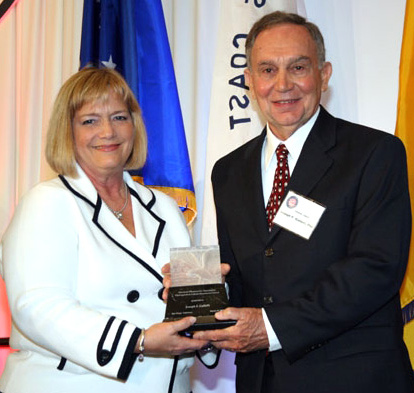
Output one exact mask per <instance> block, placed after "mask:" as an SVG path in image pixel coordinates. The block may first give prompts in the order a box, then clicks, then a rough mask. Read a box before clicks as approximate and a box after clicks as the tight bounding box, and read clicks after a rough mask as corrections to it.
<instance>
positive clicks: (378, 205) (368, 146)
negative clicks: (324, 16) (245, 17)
mask: <svg viewBox="0 0 414 393" xmlns="http://www.w3.org/2000/svg"><path fill="white" fill-rule="evenodd" d="M246 55H247V64H248V68H247V69H246V71H245V77H246V81H247V83H248V85H249V87H250V91H251V94H252V97H253V98H254V99H256V100H257V102H258V105H259V107H260V110H261V112H262V113H263V115H264V116H265V118H266V120H267V126H266V128H265V130H264V131H263V133H262V134H261V135H260V136H259V137H257V138H255V139H253V140H251V141H250V142H248V143H247V144H245V145H243V146H242V147H240V148H239V149H237V150H235V151H234V152H232V153H230V154H229V155H227V156H226V157H224V158H222V159H221V160H219V161H218V162H217V163H216V165H215V167H214V169H213V174H212V181H213V189H214V198H215V203H216V211H217V228H218V236H219V243H220V248H221V254H222V255H221V257H222V261H223V262H228V263H229V264H230V265H231V270H230V273H229V274H228V277H227V281H228V284H229V290H230V301H231V304H232V305H233V306H235V307H231V308H228V309H226V310H223V311H221V312H219V313H217V314H216V317H217V318H218V319H235V320H237V324H236V325H235V326H232V327H230V328H227V329H223V330H214V331H210V332H198V333H196V334H195V337H197V338H203V339H208V340H211V341H212V343H213V344H214V345H215V346H216V347H217V348H223V349H227V350H231V351H236V352H237V355H236V365H237V376H236V388H237V392H238V393H242V392H243V393H244V392H246V393H247V392H248V393H255V392H277V393H279V392H280V393H288V392H289V393H322V392H324V393H368V392H375V393H391V392H398V393H408V392H414V382H413V373H412V369H411V365H410V361H409V358H408V354H407V350H406V347H405V345H404V342H403V340H402V329H403V324H402V318H401V310H400V302H399V287H400V285H401V282H402V279H403V276H404V272H405V268H406V263H407V258H408V249H409V239H410V228H411V213H410V202H409V195H408V185H407V169H406V159H405V151H404V147H403V145H402V143H401V142H400V141H399V140H398V139H397V138H396V137H394V136H393V135H390V134H387V133H384V132H381V131H377V130H373V129H370V128H367V127H363V126H360V125H356V124H352V123H349V122H346V121H344V120H340V119H336V118H334V117H332V116H331V115H330V114H328V113H327V111H326V110H325V109H324V108H323V107H321V106H320V98H321V94H322V92H323V91H325V90H326V89H327V87H328V82H329V79H330V76H331V73H332V66H331V64H330V63H328V62H325V49H324V42H323V38H322V36H321V33H320V31H319V29H318V28H317V27H316V26H315V25H313V24H311V23H309V22H307V21H306V20H305V19H303V18H302V17H300V16H298V15H295V14H287V13H282V12H275V13H272V14H269V15H267V16H264V17H263V18H262V19H261V20H259V21H258V22H256V24H255V25H254V26H253V27H252V29H251V31H250V33H249V35H248V37H247V41H246ZM280 144H282V145H284V146H282V147H281V150H280V149H277V147H278V146H279V145H280ZM276 149H277V154H275V150H276ZM286 149H287V150H286ZM275 155H277V157H275ZM286 157H287V162H286ZM276 161H278V162H276ZM276 168H277V176H276V179H275V181H274V175H275V169H276ZM279 174H280V177H281V178H280V179H279ZM288 192H289V198H288V199H289V201H286V200H285V201H284V200H283V198H284V196H286V194H287V193H288ZM281 194H283V195H281ZM269 197H270V200H271V204H269V205H268V202H267V201H268V199H269ZM303 206H305V207H303ZM274 215H275V216H276V224H275V222H274V220H275V218H274ZM236 307H237V308H236Z"/></svg>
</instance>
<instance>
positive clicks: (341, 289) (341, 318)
mask: <svg viewBox="0 0 414 393" xmlns="http://www.w3.org/2000/svg"><path fill="white" fill-rule="evenodd" d="M343 181H347V180H346V179H344V180H343ZM352 187H353V188H354V189H356V190H357V191H356V192H355V195H356V196H355V200H354V204H353V207H352V211H351V212H350V213H351V215H352V219H351V226H350V231H349V236H348V237H347V239H345V240H344V244H343V245H340V244H338V248H339V247H342V248H344V249H345V251H344V252H343V253H340V254H341V255H340V257H339V258H335V259H332V261H330V264H329V266H328V267H327V268H326V269H325V271H323V273H322V274H321V275H320V277H319V279H318V280H317V281H316V282H315V283H313V284H312V286H311V287H309V288H308V290H307V291H305V292H304V293H302V294H301V295H300V296H297V297H295V298H293V299H290V300H288V301H284V302H281V303H275V304H273V305H271V306H269V307H266V311H267V314H268V316H269V320H270V322H271V324H272V326H273V327H274V330H275V332H276V334H277V336H278V338H279V340H280V342H281V344H282V348H283V350H284V351H285V353H286V355H287V357H288V358H289V360H290V361H295V360H297V359H299V358H301V357H302V356H304V355H305V354H306V353H308V352H309V351H311V350H313V349H316V348H318V347H320V346H322V345H324V344H326V343H327V342H329V340H331V339H334V338H335V337H338V336H339V335H341V334H344V333H346V332H347V331H349V330H351V329H352V328H354V327H355V326H357V325H359V324H364V323H367V324H373V325H375V324H376V325H378V326H381V325H386V324H387V323H390V321H392V320H393V321H396V320H398V318H396V317H395V316H391V314H392V313H394V314H395V313H396V312H398V306H395V305H396V304H398V305H399V297H398V292H399V288H400V285H401V282H402V280H403V276H404V272H405V268H406V264H407V259H408V250H409V243H410V233H411V211H410V200H409V193H408V184H407V166H406V158H405V151H404V147H403V145H402V143H401V142H400V141H399V140H398V139H397V138H394V137H392V136H389V137H384V138H381V139H380V140H379V141H378V143H377V144H376V146H375V148H374V149H373V150H372V151H371V153H370V156H369V157H368V159H367V160H366V162H365V165H364V168H363V169H362V173H361V176H360V177H359V178H358V184H353V185H352ZM350 193H351V191H350ZM325 240H326V242H331V241H333V238H326V239H325ZM309 263H312V261H309ZM388 306H389V307H388ZM382 311H383V313H382V314H381V312H382ZM374 314H376V315H375V317H374V318H373V319H372V320H371V319H370V317H372V316H373V315H374ZM384 315H387V316H385V317H384V318H383V317H382V316H384ZM368 320H369V321H370V322H366V321H368Z"/></svg>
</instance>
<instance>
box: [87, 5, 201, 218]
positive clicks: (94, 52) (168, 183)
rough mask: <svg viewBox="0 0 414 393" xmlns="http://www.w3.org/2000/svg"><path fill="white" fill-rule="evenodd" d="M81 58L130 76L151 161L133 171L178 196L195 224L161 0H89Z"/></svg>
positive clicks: (177, 199)
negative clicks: (145, 132) (142, 121)
mask: <svg viewBox="0 0 414 393" xmlns="http://www.w3.org/2000/svg"><path fill="white" fill-rule="evenodd" d="M80 61H81V64H80V66H81V68H83V67H86V66H96V67H110V68H114V69H115V70H117V71H118V72H120V73H121V74H122V75H123V76H124V77H125V79H126V81H127V82H128V84H129V86H130V87H131V89H132V91H133V92H134V94H135V96H136V97H137V100H138V102H139V104H140V106H141V109H142V113H143V118H144V122H145V126H146V129H147V134H148V156H147V162H146V164H145V166H144V168H142V169H141V170H140V171H131V172H132V173H131V174H132V175H133V176H134V178H135V179H136V180H138V181H140V182H141V183H143V184H145V185H146V186H149V187H151V188H157V189H160V190H161V191H163V192H165V193H167V194H168V195H170V196H171V197H173V198H174V199H175V200H176V201H177V203H178V205H179V206H180V208H181V210H182V211H183V213H184V216H185V218H186V220H187V223H190V222H191V221H192V220H193V219H194V218H195V216H196V203H195V194H194V186H193V180H192V175H191V167H190V160H189V156H188V150H187V143H186V139H185V132H184V124H183V120H182V115H181V107H180V102H179V98H178V91H177V85H176V81H175V74H174V68H173V62H172V57H171V51H170V47H169V43H168V36H167V30H166V26H165V21H164V14H163V9H162V4H161V0H84V9H83V22H82V42H81V54H80Z"/></svg>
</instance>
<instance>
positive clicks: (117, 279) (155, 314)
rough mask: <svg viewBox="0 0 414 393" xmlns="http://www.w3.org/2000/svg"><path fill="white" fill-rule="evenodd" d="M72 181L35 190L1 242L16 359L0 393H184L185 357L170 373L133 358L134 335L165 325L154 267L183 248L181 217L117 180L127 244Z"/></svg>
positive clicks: (155, 361)
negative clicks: (129, 218)
mask: <svg viewBox="0 0 414 393" xmlns="http://www.w3.org/2000/svg"><path fill="white" fill-rule="evenodd" d="M79 173H80V177H79V178H77V179H73V178H68V177H63V176H60V177H58V178H56V179H53V180H51V181H48V182H44V183H40V184H39V185H37V186H36V187H35V188H33V189H32V190H31V191H30V192H29V193H28V195H26V196H25V197H24V198H23V199H22V201H21V203H20V204H19V206H18V207H17V209H16V212H15V215H14V218H13V220H12V222H11V224H10V226H9V228H8V230H7V231H6V233H5V235H4V237H3V239H2V245H1V247H2V249H1V250H0V252H1V253H0V258H1V263H0V273H1V275H2V276H3V277H4V279H5V283H6V288H7V294H8V298H9V304H10V309H11V313H12V318H13V323H12V333H11V340H10V343H11V347H12V348H15V349H17V350H18V352H15V353H13V354H12V355H10V356H9V358H8V360H7V364H6V368H5V371H4V373H3V375H2V378H1V380H0V391H1V392H3V393H53V392H56V393H57V392H59V393H63V392H77V393H82V392H88V393H89V392H93V391H96V392H100V393H102V392H111V393H114V392H115V393H116V392H134V393H139V392H151V393H158V392H160V393H161V392H165V393H167V392H169V391H174V392H179V393H187V392H189V391H190V387H189V377H188V368H189V367H190V366H191V365H192V363H193V357H191V356H189V357H181V358H180V360H179V361H178V365H174V358H173V357H150V356H146V357H145V359H144V360H143V361H142V362H141V361H138V359H136V356H135V355H134V354H133V349H134V346H135V343H136V340H137V337H138V335H139V333H140V329H141V328H148V327H149V326H151V325H152V324H154V323H157V322H160V321H162V319H163V317H164V311H165V304H164V302H163V301H162V300H161V299H160V294H161V291H162V276H161V267H162V266H163V265H164V264H165V263H167V262H168V261H169V250H170V248H172V247H183V246H189V245H190V238H189V234H188V231H187V227H186V225H185V222H184V219H183V216H182V214H181V212H180V210H179V209H178V207H177V205H176V204H175V202H174V201H173V200H172V199H171V198H169V197H168V196H166V195H165V194H163V193H161V192H157V191H151V190H149V189H148V188H146V187H144V186H142V185H139V184H137V183H135V182H134V181H133V180H132V178H131V177H130V175H129V174H128V173H125V174H124V180H125V181H126V183H127V185H128V187H129V190H130V193H131V200H132V207H133V216H134V224H135V231H136V237H133V236H132V235H131V233H130V232H128V230H127V229H126V228H125V227H124V226H123V225H122V223H121V222H120V221H119V220H118V219H117V218H116V217H115V216H114V215H113V214H112V213H111V212H110V210H109V209H108V207H107V206H106V205H105V204H104V203H103V201H102V199H101V198H100V197H99V196H98V194H97V191H96V189H95V188H94V186H93V185H92V183H91V182H90V180H89V179H88V177H87V176H86V175H85V174H84V173H83V172H82V171H81V170H80V169H79ZM175 366H176V367H175ZM172 383H173V385H174V389H173V390H169V389H171V386H172Z"/></svg>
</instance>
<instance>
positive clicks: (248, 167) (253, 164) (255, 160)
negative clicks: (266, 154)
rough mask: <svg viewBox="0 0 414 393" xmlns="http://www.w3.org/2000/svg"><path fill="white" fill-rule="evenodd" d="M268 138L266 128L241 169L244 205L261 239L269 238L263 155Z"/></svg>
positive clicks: (247, 153)
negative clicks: (264, 195) (264, 192)
mask: <svg viewBox="0 0 414 393" xmlns="http://www.w3.org/2000/svg"><path fill="white" fill-rule="evenodd" d="M265 137H266V128H265V129H264V130H263V132H262V134H261V135H260V136H258V137H257V138H256V139H255V140H253V141H252V144H251V146H250V149H248V150H246V153H245V154H246V156H245V159H243V160H242V163H243V164H244V167H241V168H240V169H241V171H240V176H242V177H243V179H242V180H243V181H242V184H243V185H244V189H242V190H241V195H242V197H243V198H244V204H245V206H246V207H247V211H246V213H247V212H251V213H250V214H248V216H249V219H250V220H251V225H252V227H253V228H254V231H255V232H256V233H257V235H258V236H259V238H260V239H264V238H266V237H267V236H268V234H269V231H268V229H267V220H266V209H265V204H264V200H263V185H262V169H261V155H262V147H263V141H264V139H265Z"/></svg>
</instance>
